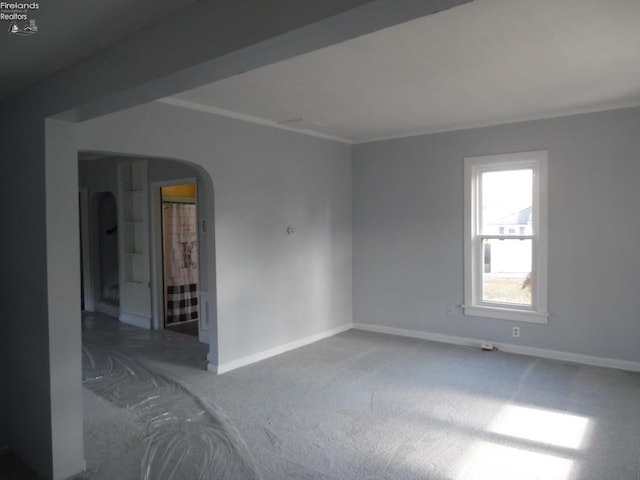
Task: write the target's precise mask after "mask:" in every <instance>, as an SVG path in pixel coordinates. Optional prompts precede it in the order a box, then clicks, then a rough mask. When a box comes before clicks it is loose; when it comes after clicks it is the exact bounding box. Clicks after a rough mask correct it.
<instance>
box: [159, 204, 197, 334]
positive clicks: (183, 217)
mask: <svg viewBox="0 0 640 480" xmlns="http://www.w3.org/2000/svg"><path fill="white" fill-rule="evenodd" d="M162 215H163V225H164V232H163V235H164V238H163V240H164V255H165V262H164V265H165V272H164V274H165V286H166V292H165V293H166V297H165V299H166V300H165V301H166V305H165V309H166V323H167V324H173V323H178V322H184V321H187V320H197V319H198V237H197V223H196V206H195V205H193V204H184V203H164V204H163V206H162Z"/></svg>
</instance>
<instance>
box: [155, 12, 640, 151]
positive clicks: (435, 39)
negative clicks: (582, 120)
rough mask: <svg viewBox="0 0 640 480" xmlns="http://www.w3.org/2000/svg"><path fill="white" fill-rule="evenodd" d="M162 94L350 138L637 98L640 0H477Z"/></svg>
mask: <svg viewBox="0 0 640 480" xmlns="http://www.w3.org/2000/svg"><path fill="white" fill-rule="evenodd" d="M163 101H165V102H167V103H173V104H176V105H181V106H186V107H189V108H195V109H199V110H204V111H210V112H212V113H217V114H225V115H229V116H233V117H237V118H243V119H246V120H250V121H256V122H259V123H266V124H271V125H280V126H282V127H284V128H289V129H296V128H301V129H305V130H308V131H312V133H314V134H319V135H321V136H322V135H324V136H332V137H334V138H337V139H342V140H344V141H348V142H362V141H369V140H373V139H380V138H390V137H398V136H405V135H411V134H417V133H426V132H436V131H446V130H455V129H460V128H467V127H473V126H482V125H491V124H499V123H508V122H513V121H519V120H526V119H534V118H545V117H552V116H559V115H565V114H570V113H578V112H585V111H596V110H604V109H609V108H619V107H626V106H635V105H640V0H475V1H473V2H472V3H468V4H464V5H462V6H459V7H456V8H453V9H451V10H446V11H444V12H440V13H438V14H435V15H432V16H428V17H424V18H420V19H417V20H413V21H410V22H407V23H404V24H401V25H397V26H394V27H391V28H387V29H384V30H380V31H378V32H375V33H372V34H368V35H365V36H363V37H359V38H355V39H352V40H349V41H347V42H344V43H341V44H338V45H334V46H330V47H327V48H324V49H321V50H317V51H315V52H311V53H309V54H305V55H302V56H299V57H295V58H292V59H289V60H285V61H282V62H279V63H276V64H272V65H269V66H267V67H263V68H259V69H257V70H253V71H250V72H246V73H244V74H242V75H238V76H235V77H231V78H228V79H225V80H221V81H218V82H216V83H213V84H210V85H206V86H203V87H200V88H196V89H194V90H190V91H187V92H184V93H182V94H179V95H176V96H175V97H171V98H168V99H165V100H163Z"/></svg>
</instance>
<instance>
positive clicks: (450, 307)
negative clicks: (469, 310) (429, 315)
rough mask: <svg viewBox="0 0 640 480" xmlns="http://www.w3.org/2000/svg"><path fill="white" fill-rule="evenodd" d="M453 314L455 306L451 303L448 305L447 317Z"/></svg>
mask: <svg viewBox="0 0 640 480" xmlns="http://www.w3.org/2000/svg"><path fill="white" fill-rule="evenodd" d="M452 314H453V307H452V306H451V305H449V306H448V307H447V317H450V316H451V315H452Z"/></svg>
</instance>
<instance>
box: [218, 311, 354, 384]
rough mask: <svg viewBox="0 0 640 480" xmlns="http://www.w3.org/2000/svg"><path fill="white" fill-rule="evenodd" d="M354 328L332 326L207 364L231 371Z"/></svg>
mask: <svg viewBox="0 0 640 480" xmlns="http://www.w3.org/2000/svg"><path fill="white" fill-rule="evenodd" d="M352 328H353V325H352V324H350V323H348V324H346V325H342V326H340V327H336V328H332V329H331V330H326V331H324V332H320V333H316V334H315V335H311V336H309V337H304V338H301V339H299V340H294V341H293V342H289V343H285V344H284V345H280V346H278V347H274V348H270V349H268V350H263V351H261V352H258V353H254V354H252V355H248V356H246V357H242V358H238V359H236V360H232V361H230V362H226V363H222V364H220V365H216V364H213V363H209V364H208V365H207V370H209V371H210V372H213V373H216V374H222V373H226V372H230V371H231V370H235V369H236V368H240V367H244V366H247V365H251V364H252V363H256V362H259V361H261V360H265V359H267V358H270V357H274V356H276V355H280V354H281V353H285V352H288V351H290V350H295V349H296V348H300V347H304V346H305V345H309V344H311V343H315V342H317V341H319V340H323V339H325V338H329V337H333V336H334V335H338V334H339V333H343V332H346V331H347V330H351V329H352Z"/></svg>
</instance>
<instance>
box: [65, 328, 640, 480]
mask: <svg viewBox="0 0 640 480" xmlns="http://www.w3.org/2000/svg"><path fill="white" fill-rule="evenodd" d="M83 345H84V378H85V380H84V386H85V388H84V402H85V405H84V408H85V411H84V422H85V456H86V459H87V465H88V471H87V472H85V473H83V474H82V475H80V476H78V477H77V478H78V479H138V478H149V479H153V480H160V479H229V480H235V479H237V480H251V479H254V478H255V479H263V480H285V479H300V480H311V479H318V480H347V479H348V480H391V479H393V480H404V479H434V480H436V479H437V480H440V479H441V480H445V479H446V480H503V479H504V480H640V374H638V373H631V372H625V371H621V370H614V369H606V368H597V367H589V366H584V365H578V364H572V363H565V362H558V361H551V360H543V359H537V358H532V357H527V356H521V355H513V354H507V353H502V352H482V351H480V350H475V349H472V348H465V347H458V346H452V345H445V344H439V343H434V342H429V341H422V340H415V339H409V338H401V337H393V336H386V335H379V334H373V333H368V332H362V331H355V330H352V331H349V332H346V333H343V334H341V335H337V336H335V337H332V338H329V339H326V340H322V341H320V342H317V343H315V344H312V345H309V346H306V347H303V348H300V349H298V350H295V351H292V352H289V353H285V354H283V355H279V356H277V357H274V358H271V359H268V360H265V361H262V362H260V363H257V364H254V365H250V366H248V367H244V368H241V369H238V370H235V371H232V372H229V373H227V374H224V375H220V376H215V375H213V374H211V373H207V372H206V371H204V368H205V365H206V360H205V357H206V352H207V347H206V346H205V345H202V344H200V343H198V342H197V340H196V339H195V338H193V337H190V336H187V335H181V334H179V333H174V332H166V331H164V332H149V331H143V330H139V329H135V328H133V327H128V326H124V325H122V324H120V323H119V322H117V321H115V320H112V319H110V318H108V317H103V316H100V315H90V316H86V317H85V318H84V319H83Z"/></svg>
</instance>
